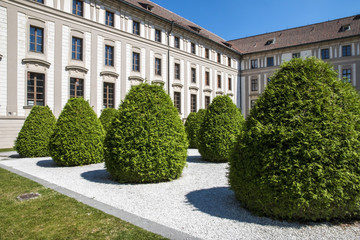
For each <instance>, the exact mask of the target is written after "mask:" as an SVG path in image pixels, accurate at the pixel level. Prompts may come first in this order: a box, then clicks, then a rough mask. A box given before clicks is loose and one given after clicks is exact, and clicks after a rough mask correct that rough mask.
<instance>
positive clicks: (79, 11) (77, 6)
mask: <svg viewBox="0 0 360 240" xmlns="http://www.w3.org/2000/svg"><path fill="white" fill-rule="evenodd" d="M83 9H84V7H83V1H81V0H73V14H75V15H78V16H81V17H82V16H83Z"/></svg>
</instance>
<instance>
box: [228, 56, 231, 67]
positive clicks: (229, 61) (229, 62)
mask: <svg viewBox="0 0 360 240" xmlns="http://www.w3.org/2000/svg"><path fill="white" fill-rule="evenodd" d="M228 66H229V67H231V58H230V57H228Z"/></svg>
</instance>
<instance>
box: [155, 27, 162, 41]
mask: <svg viewBox="0 0 360 240" xmlns="http://www.w3.org/2000/svg"><path fill="white" fill-rule="evenodd" d="M155 41H157V42H161V31H160V30H159V29H155Z"/></svg>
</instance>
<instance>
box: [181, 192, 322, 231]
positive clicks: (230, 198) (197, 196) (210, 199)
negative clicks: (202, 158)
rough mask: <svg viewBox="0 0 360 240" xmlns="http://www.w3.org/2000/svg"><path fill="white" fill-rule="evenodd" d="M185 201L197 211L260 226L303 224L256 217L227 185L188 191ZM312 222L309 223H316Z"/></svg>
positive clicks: (303, 225)
mask: <svg viewBox="0 0 360 240" xmlns="http://www.w3.org/2000/svg"><path fill="white" fill-rule="evenodd" d="M186 198H187V202H188V203H189V204H192V205H193V206H194V207H196V208H197V209H198V210H199V211H201V212H203V213H207V214H209V215H211V216H215V217H220V218H225V219H229V220H236V221H239V222H246V223H254V224H259V225H262V226H276V227H284V228H296V229H299V228H302V227H306V226H307V225H305V224H299V223H289V222H285V221H283V222H282V221H276V220H272V219H270V218H266V217H257V216H254V215H252V214H251V213H250V212H249V211H247V210H245V209H244V208H242V207H241V206H240V203H239V202H238V201H237V200H236V198H235V194H234V192H233V191H232V190H230V188H228V187H217V188H210V189H202V190H198V191H193V192H190V193H188V194H187V195H186ZM318 224H321V223H313V224H309V225H318Z"/></svg>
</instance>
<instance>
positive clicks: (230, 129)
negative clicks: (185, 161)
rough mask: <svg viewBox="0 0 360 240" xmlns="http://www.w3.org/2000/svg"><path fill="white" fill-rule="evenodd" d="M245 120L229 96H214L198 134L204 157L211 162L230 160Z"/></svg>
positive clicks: (201, 152) (199, 147)
mask: <svg viewBox="0 0 360 240" xmlns="http://www.w3.org/2000/svg"><path fill="white" fill-rule="evenodd" d="M244 121H245V120H244V117H243V116H242V114H241V112H240V110H239V109H238V108H237V107H236V105H235V104H234V103H233V102H232V100H231V99H230V97H229V96H217V97H216V98H214V100H213V101H212V103H211V104H210V105H209V108H208V110H207V111H206V114H205V117H204V121H203V122H202V124H201V128H200V131H199V136H198V141H199V144H198V149H199V152H200V154H201V156H202V157H203V159H204V160H206V161H210V162H227V161H229V158H230V155H231V153H232V151H233V148H234V146H235V143H236V141H237V138H238V136H239V134H240V131H241V129H242V126H243V124H244Z"/></svg>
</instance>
